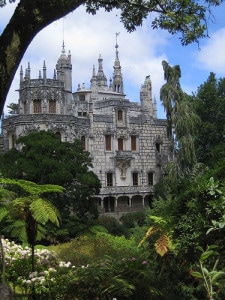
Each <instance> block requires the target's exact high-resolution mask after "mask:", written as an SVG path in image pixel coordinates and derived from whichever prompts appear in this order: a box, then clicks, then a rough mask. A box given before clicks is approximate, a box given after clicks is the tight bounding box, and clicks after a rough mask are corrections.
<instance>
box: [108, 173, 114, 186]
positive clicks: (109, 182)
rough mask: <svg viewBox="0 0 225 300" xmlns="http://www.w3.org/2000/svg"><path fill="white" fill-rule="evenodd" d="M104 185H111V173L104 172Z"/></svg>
mask: <svg viewBox="0 0 225 300" xmlns="http://www.w3.org/2000/svg"><path fill="white" fill-rule="evenodd" d="M106 185H107V186H113V173H107V174H106Z"/></svg>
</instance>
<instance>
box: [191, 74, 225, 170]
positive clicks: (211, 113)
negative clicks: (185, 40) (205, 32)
mask: <svg viewBox="0 0 225 300" xmlns="http://www.w3.org/2000/svg"><path fill="white" fill-rule="evenodd" d="M193 99H194V104H195V110H196V113H197V114H198V116H199V117H200V119H201V126H199V127H198V130H197V137H196V153H197V157H198V160H199V161H200V162H202V163H204V164H206V165H207V166H210V167H212V166H215V164H217V163H218V161H220V160H221V158H223V157H224V153H225V125H224V124H225V105H224V104H225V78H221V79H219V80H218V79H216V76H215V74H214V73H210V75H209V77H208V79H207V81H206V82H205V83H203V84H202V85H201V86H200V87H199V88H198V91H197V94H196V95H195V96H194V97H193Z"/></svg>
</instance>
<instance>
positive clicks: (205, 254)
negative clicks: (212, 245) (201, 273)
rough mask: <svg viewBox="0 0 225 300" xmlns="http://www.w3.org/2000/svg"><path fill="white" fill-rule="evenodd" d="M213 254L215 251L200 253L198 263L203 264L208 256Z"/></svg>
mask: <svg viewBox="0 0 225 300" xmlns="http://www.w3.org/2000/svg"><path fill="white" fill-rule="evenodd" d="M213 254H215V251H213V250H208V251H205V252H203V253H202V255H201V256H200V259H199V260H200V261H201V262H203V261H205V260H206V259H207V258H208V257H209V256H211V255H213Z"/></svg>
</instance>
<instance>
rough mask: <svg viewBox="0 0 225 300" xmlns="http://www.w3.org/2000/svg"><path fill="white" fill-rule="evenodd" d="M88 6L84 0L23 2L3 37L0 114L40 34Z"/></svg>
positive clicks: (23, 0) (1, 40) (0, 58)
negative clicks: (56, 21)
mask: <svg viewBox="0 0 225 300" xmlns="http://www.w3.org/2000/svg"><path fill="white" fill-rule="evenodd" d="M84 3H85V1H82V0H66V1H65V0H45V1H43V0H32V1H30V0H20V2H19V4H18V6H17V8H16V9H15V12H14V14H13V16H12V18H11V20H10V21H9V23H8V25H7V26H6V28H5V30H4V31H3V33H2V35H1V36H0V53H1V55H0V113H2V112H3V108H4V104H5V101H6V97H7V94H8V91H9V89H10V86H11V83H12V81H13V78H14V75H15V73H16V71H17V68H18V66H19V64H20V61H21V59H22V57H23V55H24V53H25V51H26V50H27V48H28V46H29V44H30V43H31V41H32V40H33V38H34V37H35V36H36V34H37V33H38V32H39V31H41V30H42V29H43V28H44V27H46V26H47V25H49V24H51V23H52V22H53V21H55V20H57V19H59V18H61V17H63V16H65V15H67V14H68V13H69V12H71V11H73V10H75V9H76V8H78V7H79V6H80V5H82V4H84ZM8 5H9V4H8Z"/></svg>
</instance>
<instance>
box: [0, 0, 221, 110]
mask: <svg viewBox="0 0 225 300" xmlns="http://www.w3.org/2000/svg"><path fill="white" fill-rule="evenodd" d="M14 1H16V0H9V2H14ZM221 2H222V0H205V1H203V3H202V4H199V3H197V2H196V1H194V0H186V1H183V0H179V1H175V0H171V1H161V0H159V1H152V0H151V1H150V0H149V1H127V0H126V1H121V0H115V1H114V0H112V1H105V0H100V1H91V0H88V1H83V0H70V1H65V0H45V1H38V0H35V1H29V0H20V1H19V3H18V6H17V7H16V9H15V12H14V14H13V16H12V18H11V19H10V21H9V23H8V25H7V26H6V28H5V29H4V31H3V33H2V35H1V36H0V53H1V57H0V112H2V111H3V108H4V103H5V99H6V96H7V94H8V91H9V88H10V85H11V83H12V80H13V78H14V75H15V72H16V70H17V68H18V65H19V63H20V61H21V59H22V57H23V55H24V53H25V51H26V49H27V47H28V46H29V44H30V43H31V41H32V40H33V38H34V37H35V36H36V34H37V33H38V32H39V31H41V30H42V29H43V28H45V27H46V26H47V25H49V24H50V23H52V22H53V21H55V20H57V19H59V18H61V17H63V16H65V15H67V14H68V13H70V12H72V11H73V10H75V9H77V8H78V7H79V6H81V5H86V9H87V12H88V13H92V14H95V13H96V11H97V10H98V9H100V8H104V9H105V10H106V11H108V12H109V11H111V10H112V9H114V8H117V9H120V11H121V21H122V22H123V24H124V26H125V28H126V29H127V30H128V31H133V30H135V28H136V26H140V25H141V24H142V21H143V19H145V18H147V16H148V15H149V14H150V13H152V12H155V13H156V16H155V17H154V18H153V20H152V27H153V28H161V29H165V30H168V31H169V33H171V34H172V35H173V34H176V33H181V43H182V44H183V45H187V44H189V43H191V42H196V41H198V40H199V39H200V38H203V37H205V36H207V35H208V34H207V20H208V17H207V14H208V13H211V7H212V6H217V5H220V3H221ZM6 3H7V2H6V0H1V1H0V6H4V5H6ZM46 8H47V9H46Z"/></svg>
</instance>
